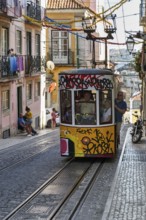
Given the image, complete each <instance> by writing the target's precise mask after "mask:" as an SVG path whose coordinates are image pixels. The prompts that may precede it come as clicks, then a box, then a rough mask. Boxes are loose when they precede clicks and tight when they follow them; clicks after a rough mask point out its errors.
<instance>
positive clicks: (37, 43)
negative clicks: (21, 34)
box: [35, 34, 40, 56]
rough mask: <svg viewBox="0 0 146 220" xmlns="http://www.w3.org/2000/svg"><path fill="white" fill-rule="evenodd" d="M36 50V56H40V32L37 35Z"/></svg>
mask: <svg viewBox="0 0 146 220" xmlns="http://www.w3.org/2000/svg"><path fill="white" fill-rule="evenodd" d="M35 51H36V56H40V35H39V34H36V35H35Z"/></svg>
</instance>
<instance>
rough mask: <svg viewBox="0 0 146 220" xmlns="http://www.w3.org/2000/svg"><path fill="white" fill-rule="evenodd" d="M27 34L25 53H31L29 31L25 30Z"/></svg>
mask: <svg viewBox="0 0 146 220" xmlns="http://www.w3.org/2000/svg"><path fill="white" fill-rule="evenodd" d="M26 36H27V42H26V46H27V55H31V45H32V42H31V32H27V33H26Z"/></svg>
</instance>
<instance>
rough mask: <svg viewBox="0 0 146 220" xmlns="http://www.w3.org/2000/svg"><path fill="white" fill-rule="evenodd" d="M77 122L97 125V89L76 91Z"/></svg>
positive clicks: (78, 123)
mask: <svg viewBox="0 0 146 220" xmlns="http://www.w3.org/2000/svg"><path fill="white" fill-rule="evenodd" d="M74 97H75V124H77V125H96V91H92V90H88V91H87V90H86V91H75V92H74Z"/></svg>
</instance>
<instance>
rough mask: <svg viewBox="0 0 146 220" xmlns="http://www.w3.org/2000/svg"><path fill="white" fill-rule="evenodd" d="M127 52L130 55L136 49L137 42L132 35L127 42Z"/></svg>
mask: <svg viewBox="0 0 146 220" xmlns="http://www.w3.org/2000/svg"><path fill="white" fill-rule="evenodd" d="M126 45H127V50H128V52H129V53H130V54H132V51H133V49H134V45H135V41H134V38H133V37H132V36H131V35H130V36H129V37H128V38H127V40H126Z"/></svg>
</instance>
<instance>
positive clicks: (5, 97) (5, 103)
mask: <svg viewBox="0 0 146 220" xmlns="http://www.w3.org/2000/svg"><path fill="white" fill-rule="evenodd" d="M9 108H10V93H9V90H5V91H2V111H5V110H8V109H9Z"/></svg>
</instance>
